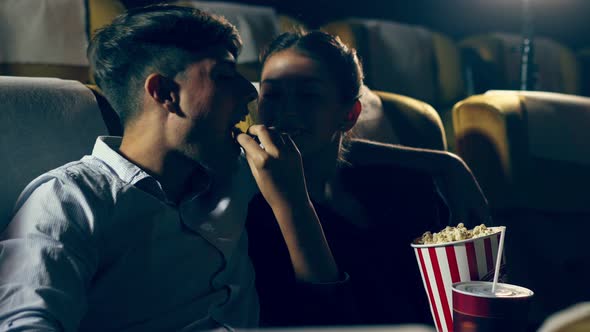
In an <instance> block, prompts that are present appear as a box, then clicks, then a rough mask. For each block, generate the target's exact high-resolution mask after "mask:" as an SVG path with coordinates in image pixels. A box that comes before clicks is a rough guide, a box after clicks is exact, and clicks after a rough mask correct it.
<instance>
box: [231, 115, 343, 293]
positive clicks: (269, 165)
mask: <svg viewBox="0 0 590 332" xmlns="http://www.w3.org/2000/svg"><path fill="white" fill-rule="evenodd" d="M248 133H250V134H252V135H255V136H257V137H258V139H259V140H260V144H258V143H257V142H256V140H254V138H252V137H250V136H248V135H245V134H241V135H238V137H237V139H238V143H240V145H241V146H242V147H243V148H244V150H245V152H246V159H247V160H248V165H249V166H250V170H251V171H252V174H253V175H254V178H255V179H256V183H257V184H258V188H259V189H260V191H261V192H262V195H263V196H264V198H265V199H266V201H267V202H268V204H269V205H270V207H271V208H272V210H273V213H274V215H275V217H276V219H277V222H278V224H279V227H280V229H281V233H282V234H283V238H284V239H285V243H286V244H287V248H288V250H289V256H290V258H291V264H292V265H293V270H294V272H295V275H296V277H297V278H298V279H299V280H302V281H307V282H334V281H337V280H339V277H340V273H339V271H338V267H337V266H336V262H335V261H334V257H333V256H332V252H331V251H330V247H329V246H328V242H327V241H326V238H325V236H324V232H323V230H322V226H321V224H320V221H319V219H318V216H317V214H316V213H315V209H314V208H313V205H312V203H311V200H310V199H309V195H308V193H307V187H306V185H305V177H304V174H303V163H302V162H301V154H300V153H299V150H298V149H297V146H296V145H295V143H294V142H293V140H292V139H291V137H289V135H287V134H281V133H277V132H276V131H275V130H273V129H272V128H267V127H265V126H263V125H255V126H252V127H250V128H249V130H248Z"/></svg>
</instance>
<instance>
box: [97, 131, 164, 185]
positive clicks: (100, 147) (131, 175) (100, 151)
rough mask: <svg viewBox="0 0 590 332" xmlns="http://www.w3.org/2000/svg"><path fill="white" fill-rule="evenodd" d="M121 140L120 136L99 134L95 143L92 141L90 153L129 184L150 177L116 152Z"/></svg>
mask: <svg viewBox="0 0 590 332" xmlns="http://www.w3.org/2000/svg"><path fill="white" fill-rule="evenodd" d="M122 140H123V138H122V137H117V136H99V137H98V138H97V139H96V143H94V149H93V150H92V155H93V156H94V157H96V158H98V159H100V160H102V161H103V162H104V163H105V164H107V165H108V166H109V167H110V168H111V169H112V170H113V171H114V172H115V173H116V174H117V176H118V177H119V178H120V179H121V180H123V181H125V182H127V183H129V184H131V185H135V184H136V183H137V182H139V181H141V180H143V179H146V178H152V176H151V175H149V174H148V173H146V172H145V171H144V170H142V169H141V168H139V166H137V165H135V164H134V163H132V162H130V161H129V160H127V159H126V158H125V157H123V156H122V155H120V154H119V153H118V152H117V150H119V147H120V146H121V142H122ZM154 180H155V179H154Z"/></svg>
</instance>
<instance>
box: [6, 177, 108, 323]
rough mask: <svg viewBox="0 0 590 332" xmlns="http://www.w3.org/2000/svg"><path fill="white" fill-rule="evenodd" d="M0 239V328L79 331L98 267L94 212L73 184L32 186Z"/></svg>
mask: <svg viewBox="0 0 590 332" xmlns="http://www.w3.org/2000/svg"><path fill="white" fill-rule="evenodd" d="M15 211H16V212H15V214H14V217H13V219H12V221H11V222H10V224H9V225H8V227H7V228H6V230H4V232H3V233H2V236H1V237H0V240H1V241H0V330H2V331H29V330H35V331H75V330H76V329H77V327H78V325H79V322H80V320H81V319H82V317H83V315H84V313H85V311H86V307H87V305H86V289H87V287H88V285H89V282H90V280H91V278H92V275H93V274H94V271H95V269H96V266H97V261H98V254H97V252H96V246H95V245H94V242H93V238H92V236H91V233H92V232H91V228H92V227H91V223H92V222H93V217H92V212H91V209H90V207H89V205H88V202H87V201H86V200H85V195H84V194H83V193H82V191H81V190H80V189H79V188H78V187H76V185H75V184H72V183H68V181H67V180H66V182H64V181H63V180H60V179H58V178H54V177H53V178H52V177H46V178H44V179H41V180H40V179H38V180H36V181H35V182H33V183H32V184H30V185H29V186H28V187H27V189H25V191H24V192H23V194H22V195H21V197H20V198H19V201H18V202H17V206H16V210H15Z"/></svg>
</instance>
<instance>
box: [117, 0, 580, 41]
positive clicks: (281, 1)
mask: <svg viewBox="0 0 590 332" xmlns="http://www.w3.org/2000/svg"><path fill="white" fill-rule="evenodd" d="M524 1H528V2H529V6H530V7H531V9H532V12H533V15H534V24H535V32H536V33H537V34H539V35H542V36H546V37H550V38H553V39H556V40H558V41H560V42H562V43H564V44H566V45H568V46H569V47H571V48H574V49H577V48H579V47H584V46H588V45H590V34H588V33H587V31H590V19H588V17H589V16H590V1H586V0H363V1H351V0H270V1H269V0H266V1H265V0H241V1H233V2H236V3H243V4H254V5H261V6H271V7H273V8H275V9H276V10H277V11H278V12H279V13H282V14H287V15H290V16H292V17H295V18H297V19H299V20H300V21H302V22H304V23H305V24H307V25H308V26H309V27H312V28H315V27H319V26H320V25H321V24H323V23H326V22H329V21H332V20H336V19H343V18H349V17H361V18H378V19H386V20H392V21H395V22H400V23H408V24H416V25H422V26H425V27H428V28H430V29H432V30H435V31H439V32H442V33H445V34H447V35H449V36H451V37H453V38H457V39H460V38H463V37H465V36H468V35H473V34H478V33H485V32H489V31H495V32H512V33H517V32H520V31H521V29H522V7H523V2H524ZM123 2H124V3H125V4H126V5H127V6H142V5H146V4H150V3H156V2H158V1H150V0H124V1H123Z"/></svg>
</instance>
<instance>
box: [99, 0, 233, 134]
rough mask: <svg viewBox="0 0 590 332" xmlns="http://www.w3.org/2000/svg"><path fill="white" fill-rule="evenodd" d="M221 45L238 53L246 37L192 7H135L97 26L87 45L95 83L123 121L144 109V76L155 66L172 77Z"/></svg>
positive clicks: (152, 70)
mask: <svg viewBox="0 0 590 332" xmlns="http://www.w3.org/2000/svg"><path fill="white" fill-rule="evenodd" d="M214 46H222V47H224V48H226V49H227V50H228V51H229V52H230V53H232V54H233V55H234V56H235V57H237V55H238V53H239V50H240V48H241V46H242V41H241V40H240V37H239V35H238V31H237V30H236V28H235V27H234V26H233V25H232V24H230V23H229V22H228V21H227V20H225V19H224V18H222V17H219V16H215V15H213V14H210V13H207V12H204V11H201V10H198V9H194V8H188V7H178V6H170V5H154V6H148V7H143V8H137V9H132V10H130V11H128V12H127V13H125V14H122V15H120V16H118V17H116V18H115V19H114V20H113V22H112V23H111V24H109V25H107V26H106V27H104V28H102V29H100V30H98V31H97V33H96V35H95V36H94V38H93V39H92V41H91V42H90V45H89V46H88V59H89V60H90V65H91V69H92V72H93V75H94V79H95V81H96V84H97V85H98V86H99V87H100V88H101V90H102V91H103V92H104V94H105V96H106V97H107V99H108V100H109V102H110V103H111V105H112V106H113V108H114V109H115V111H116V112H117V114H118V115H119V117H120V118H121V121H122V123H123V125H126V124H127V123H128V122H129V120H131V119H133V117H134V116H135V115H136V114H137V113H138V111H139V110H140V109H141V93H140V91H142V89H143V85H144V81H145V79H146V78H147V76H148V75H149V74H150V73H153V72H157V73H160V74H162V75H164V76H167V77H170V78H174V77H175V76H176V75H177V74H179V73H182V72H183V71H184V70H185V69H186V68H187V66H188V65H190V64H191V63H192V62H194V61H196V60H197V58H196V54H197V53H201V52H204V51H206V50H208V49H210V48H211V47H214Z"/></svg>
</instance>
